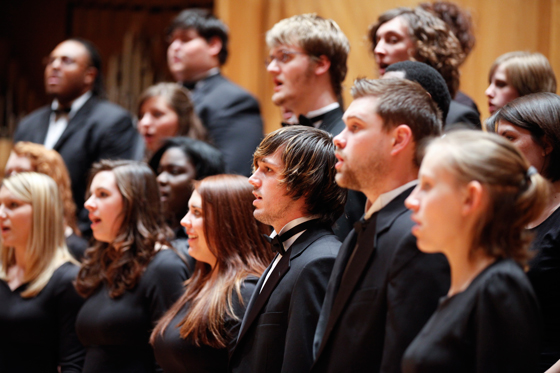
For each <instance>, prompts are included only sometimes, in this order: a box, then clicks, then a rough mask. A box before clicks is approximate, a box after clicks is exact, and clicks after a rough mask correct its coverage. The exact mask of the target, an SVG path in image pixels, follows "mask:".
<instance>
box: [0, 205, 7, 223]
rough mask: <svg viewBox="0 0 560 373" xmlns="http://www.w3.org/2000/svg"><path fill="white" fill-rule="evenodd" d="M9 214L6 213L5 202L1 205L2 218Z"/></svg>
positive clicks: (0, 215) (0, 214) (0, 216)
mask: <svg viewBox="0 0 560 373" xmlns="http://www.w3.org/2000/svg"><path fill="white" fill-rule="evenodd" d="M6 217H7V215H6V208H5V206H4V204H2V205H0V219H2V220H3V219H6Z"/></svg>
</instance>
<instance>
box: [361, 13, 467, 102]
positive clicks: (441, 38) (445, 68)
mask: <svg viewBox="0 0 560 373" xmlns="http://www.w3.org/2000/svg"><path fill="white" fill-rule="evenodd" d="M397 17H401V19H402V20H403V21H404V22H405V23H406V25H407V26H408V32H409V35H410V37H411V38H412V41H413V42H414V44H415V46H416V50H415V53H414V56H413V58H414V59H415V60H416V61H419V62H424V63H426V64H428V65H430V66H432V67H433V68H434V69H436V70H437V71H438V72H439V73H440V74H441V76H443V78H444V79H445V82H446V83H447V88H448V89H449V93H450V94H451V97H455V95H456V94H457V91H458V90H459V78H460V72H459V65H460V64H461V63H462V62H463V60H464V59H465V56H464V54H463V51H462V50H461V45H460V44H459V40H457V38H456V37H455V35H453V32H451V30H450V29H449V27H448V26H447V24H446V23H445V22H443V21H442V20H441V19H439V18H437V17H436V16H435V15H433V14H432V13H430V12H427V11H425V10H423V9H422V8H420V7H417V8H414V9H412V8H404V7H401V8H395V9H391V10H388V11H386V12H385V13H383V14H381V15H380V16H379V18H378V19H377V22H375V23H374V24H373V25H371V26H370V28H369V32H368V37H369V41H370V43H371V50H372V51H373V50H375V47H376V46H377V30H378V29H379V27H381V25H383V24H384V23H386V22H389V21H391V20H392V19H394V18H397Z"/></svg>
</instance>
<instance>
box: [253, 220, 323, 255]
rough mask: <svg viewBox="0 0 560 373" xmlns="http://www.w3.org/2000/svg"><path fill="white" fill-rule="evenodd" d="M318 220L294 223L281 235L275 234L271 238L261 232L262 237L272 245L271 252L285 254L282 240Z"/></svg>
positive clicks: (314, 223)
mask: <svg viewBox="0 0 560 373" xmlns="http://www.w3.org/2000/svg"><path fill="white" fill-rule="evenodd" d="M318 222H319V220H318V219H313V220H308V221H306V222H303V223H301V224H298V225H296V226H295V227H293V228H292V229H290V230H288V231H287V232H286V233H284V234H282V235H279V234H277V235H276V236H274V238H272V237H270V236H268V235H266V234H263V237H264V238H265V239H266V240H267V241H268V243H270V245H272V252H277V253H278V254H280V255H285V254H286V250H284V245H283V244H282V242H284V241H286V240H288V239H289V238H291V237H293V236H295V235H296V234H298V233H299V232H302V231H304V230H306V229H308V228H310V227H312V226H314V225H316V224H317V223H318Z"/></svg>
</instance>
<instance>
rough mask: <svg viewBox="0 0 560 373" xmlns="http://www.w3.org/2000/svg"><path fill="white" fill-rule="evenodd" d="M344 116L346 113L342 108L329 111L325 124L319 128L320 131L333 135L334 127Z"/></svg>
mask: <svg viewBox="0 0 560 373" xmlns="http://www.w3.org/2000/svg"><path fill="white" fill-rule="evenodd" d="M343 114H344V112H343V111H342V109H341V108H340V107H337V108H336V109H334V110H331V111H329V112H328V113H326V114H325V117H324V118H323V122H322V123H321V125H320V126H319V129H322V130H323V131H327V132H329V133H332V131H333V128H334V126H335V125H336V124H337V123H338V122H340V121H341V120H342V115H343Z"/></svg>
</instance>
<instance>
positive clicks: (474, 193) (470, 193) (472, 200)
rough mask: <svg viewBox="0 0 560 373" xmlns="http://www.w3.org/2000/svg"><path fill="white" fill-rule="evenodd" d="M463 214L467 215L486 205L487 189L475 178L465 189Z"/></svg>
mask: <svg viewBox="0 0 560 373" xmlns="http://www.w3.org/2000/svg"><path fill="white" fill-rule="evenodd" d="M463 196H464V198H463V209H462V213H463V216H467V215H470V214H473V213H476V212H478V211H481V210H482V207H483V205H484V196H485V191H484V187H483V186H482V184H481V183H480V182H479V181H477V180H473V181H470V182H469V183H468V184H467V185H466V186H465V187H464V190H463Z"/></svg>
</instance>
